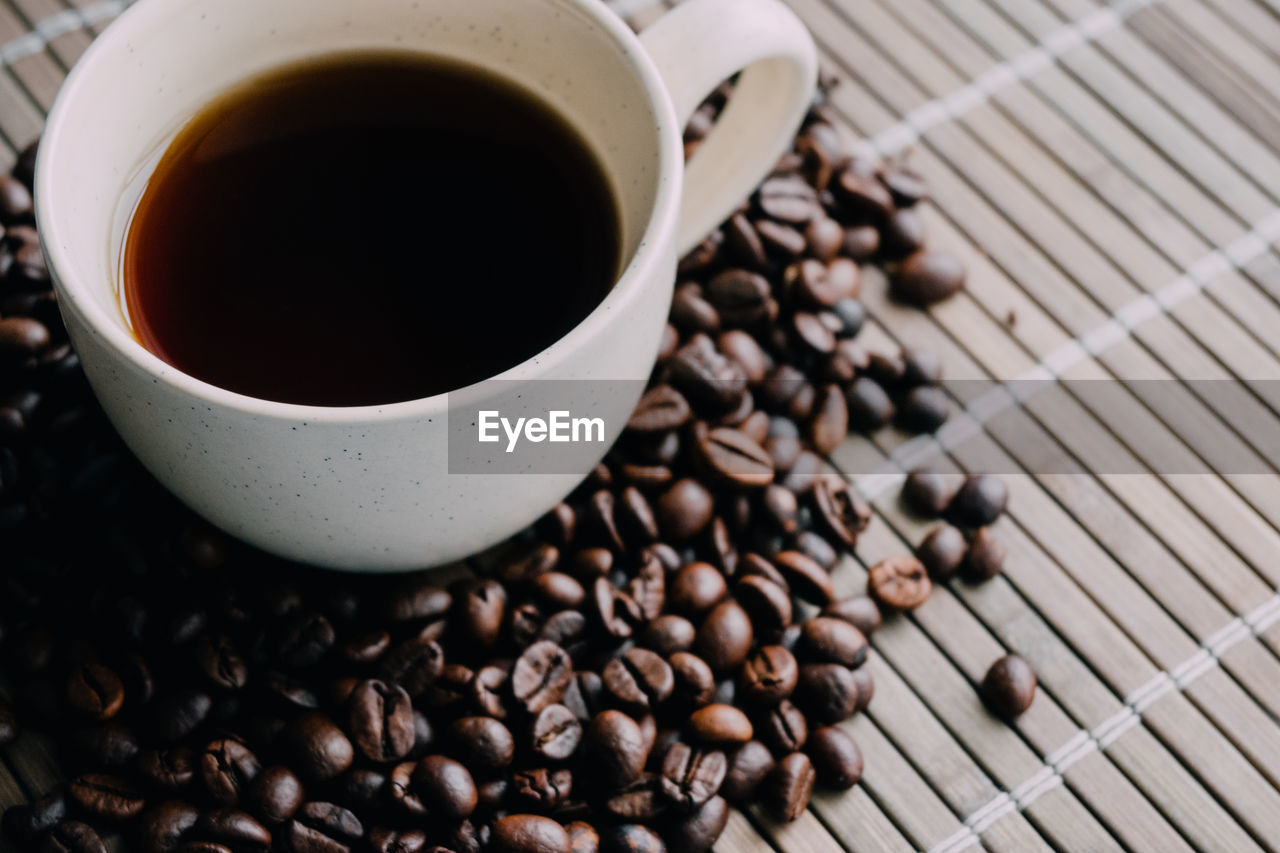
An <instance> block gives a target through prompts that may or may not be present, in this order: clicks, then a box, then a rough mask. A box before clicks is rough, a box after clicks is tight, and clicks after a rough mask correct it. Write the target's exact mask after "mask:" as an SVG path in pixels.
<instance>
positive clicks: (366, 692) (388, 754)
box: [349, 679, 413, 763]
mask: <svg viewBox="0 0 1280 853" xmlns="http://www.w3.org/2000/svg"><path fill="white" fill-rule="evenodd" d="M349 702H350V707H351V713H350V731H351V736H352V739H353V740H354V741H355V745H356V748H357V749H359V750H360V754H361V755H363V756H364V757H365V758H367V759H369V760H370V761H376V762H379V763H386V762H391V761H399V760H400V759H401V758H404V756H406V755H408V754H409V750H411V749H412V748H413V705H412V703H411V701H410V699H409V694H408V693H406V692H405V691H404V689H403V688H401V687H400V686H399V685H396V684H388V683H386V682H385V681H379V680H377V679H367V680H365V681H362V682H360V683H359V684H358V685H356V688H355V690H353V691H352V693H351V698H350V700H349Z"/></svg>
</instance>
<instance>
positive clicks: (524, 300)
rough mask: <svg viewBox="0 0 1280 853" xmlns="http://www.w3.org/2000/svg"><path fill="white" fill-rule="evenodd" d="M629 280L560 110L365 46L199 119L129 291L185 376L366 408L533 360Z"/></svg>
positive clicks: (160, 201) (136, 318)
mask: <svg viewBox="0 0 1280 853" xmlns="http://www.w3.org/2000/svg"><path fill="white" fill-rule="evenodd" d="M618 266H619V224H618V214H617V210H616V207H615V204H614V199H613V197H612V195H611V192H610V190H609V188H608V184H607V181H606V178H605V177H604V174H603V172H602V171H601V168H600V165H599V164H598V163H597V161H596V159H595V157H594V155H593V154H592V152H591V151H590V150H589V148H588V146H587V144H586V143H585V142H584V141H583V140H582V138H581V137H580V136H579V135H578V134H577V132H576V131H575V130H574V129H573V128H572V127H570V125H569V124H568V123H567V122H566V121H565V120H564V119H563V118H562V117H560V116H559V115H558V114H557V113H555V112H553V111H552V110H551V109H550V108H549V107H548V106H547V105H545V104H544V103H542V102H541V101H540V100H538V99H537V98H535V97H534V96H532V95H531V94H530V93H528V92H526V91H524V90H522V89H520V88H518V87H516V86H514V85H512V84H510V83H508V82H506V81H504V80H502V79H500V78H498V77H496V76H494V75H491V74H489V73H487V72H483V71H481V70H479V69H477V68H474V67H471V66H466V65H461V64H456V63H453V62H445V61H438V60H428V59H424V58H422V57H419V56H411V55H407V54H398V53H373V54H363V53H362V54H348V55H341V56H334V57H328V58H323V59H318V60H313V61H309V62H306V63H303V64H298V65H292V66H289V67H286V68H281V69H278V70H275V71H272V72H269V73H266V74H263V75H261V76H259V77H256V78H254V79H252V80H250V81H247V82H245V83H244V84H242V85H239V86H237V87H236V88H235V89H234V90H232V91H230V92H228V93H227V94H225V95H223V96H222V97H220V98H218V99H217V100H216V101H214V102H213V103H211V104H209V105H207V106H206V107H204V108H203V109H202V110H201V111H200V112H199V113H198V114H197V115H196V116H195V117H194V118H193V119H192V120H191V121H190V123H189V124H188V125H187V126H186V127H185V128H184V129H183V130H182V131H181V132H180V133H179V134H178V137H177V138H176V139H175V140H174V142H173V144H172V145H171V146H170V147H169V149H168V151H167V152H166V153H165V155H164V157H163V159H162V160H161V161H160V164H159V166H158V167H157V168H156V171H155V173H154V174H153V176H152V177H151V179H150V181H149V183H148V184H147V186H146V189H145V190H144V192H143V195H142V198H141V200H140V202H139V204H138V207H137V210H136V212H135V214H134V217H133V220H132V222H131V224H130V226H129V229H128V234H127V236H126V239H125V247H124V260H123V287H124V294H125V302H126V305H127V307H128V310H129V315H130V320H131V322H132V324H133V328H134V331H135V333H136V335H137V337H138V338H139V340H140V341H141V342H142V343H143V345H145V346H146V347H147V348H148V349H149V350H151V351H152V352H154V353H155V354H156V355H158V356H160V357H161V358H162V359H164V360H165V361H167V362H168V363H170V364H172V365H173V366H174V367H176V368H178V369H179V370H182V371H183V372H185V373H188V374H191V375H192V376H196V377H198V378H200V379H203V380H205V381H206V382H210V383H212V384H214V385H218V386H220V387H222V388H227V389H229V390H232V391H237V392H239V393H242V394H247V395H250V396H253V397H260V398H265V399H269V400H277V401H281V402H289V403H305V404H313V405H326V406H356V405H370V404H380V403H393V402H397V401H403V400H411V399H415V398H419V397H424V396H428V395H431V394H436V393H439V392H442V391H447V390H450V389H453V388H458V387H461V386H463V385H466V384H468V383H471V382H474V381H477V380H480V379H483V378H486V377H488V376H492V375H494V374H496V373H499V372H501V371H502V370H504V369H506V368H509V367H512V366H513V365H515V364H518V363H519V362H521V361H523V360H525V359H526V358H529V357H530V356H533V355H534V354H536V353H537V352H539V351H540V350H542V349H543V348H545V347H546V346H548V345H549V344H551V343H553V342H554V341H555V340H557V339H558V338H560V337H561V336H563V335H564V334H565V333H566V332H568V331H569V330H570V329H572V328H573V327H574V326H575V325H577V324H578V323H579V322H580V321H581V320H582V319H583V318H584V317H586V315H587V314H588V313H589V312H590V311H591V310H592V309H593V308H595V306H596V305H598V304H599V303H600V301H601V300H602V299H603V298H604V295H605V294H606V293H607V292H608V290H609V288H610V287H611V285H612V283H613V281H614V278H615V276H616V274H617V271H618Z"/></svg>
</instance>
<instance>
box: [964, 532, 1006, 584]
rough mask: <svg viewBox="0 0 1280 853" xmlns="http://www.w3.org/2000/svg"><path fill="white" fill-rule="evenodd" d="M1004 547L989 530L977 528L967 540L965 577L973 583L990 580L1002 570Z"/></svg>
mask: <svg viewBox="0 0 1280 853" xmlns="http://www.w3.org/2000/svg"><path fill="white" fill-rule="evenodd" d="M1004 557H1005V547H1004V545H1003V544H1002V543H1001V542H1000V540H998V539H996V537H995V535H994V534H992V532H991V528H989V527H979V528H978V529H977V530H976V531H974V534H973V538H972V539H970V540H969V552H968V553H967V554H966V555H965V558H964V570H965V577H967V578H969V579H970V580H974V581H987V580H991V579H992V578H993V577H995V576H996V575H998V574H1000V572H1001V571H1002V570H1003V569H1004Z"/></svg>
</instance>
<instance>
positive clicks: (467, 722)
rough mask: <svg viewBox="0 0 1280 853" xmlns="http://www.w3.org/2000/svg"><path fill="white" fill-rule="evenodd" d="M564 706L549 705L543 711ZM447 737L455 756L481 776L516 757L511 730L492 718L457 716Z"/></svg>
mask: <svg viewBox="0 0 1280 853" xmlns="http://www.w3.org/2000/svg"><path fill="white" fill-rule="evenodd" d="M563 707H564V706H563V705H548V706H547V707H546V708H543V709H542V710H543V711H544V712H545V711H547V710H550V709H551V708H563ZM449 735H450V737H451V739H452V741H453V743H454V744H455V746H456V748H457V751H458V757H459V758H462V759H463V761H464V762H465V763H466V765H467V766H468V767H471V768H474V769H476V770H478V771H479V772H481V773H486V774H487V773H493V772H496V771H498V770H502V769H503V768H505V767H507V766H508V765H510V764H511V762H512V760H513V759H514V758H515V754H516V739H515V738H514V737H513V736H512V734H511V730H510V729H508V728H507V727H506V726H504V725H503V724H502V723H501V722H500V721H499V720H495V719H494V718H493V717H460V718H459V719H456V720H454V721H453V722H452V723H451V724H450V725H449Z"/></svg>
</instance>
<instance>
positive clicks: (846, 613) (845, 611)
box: [822, 595, 880, 637]
mask: <svg viewBox="0 0 1280 853" xmlns="http://www.w3.org/2000/svg"><path fill="white" fill-rule="evenodd" d="M822 615H823V616H834V617H835V618H837V619H843V620H844V621H846V622H848V623H849V624H850V625H852V626H853V627H855V628H857V629H858V630H859V631H861V632H862V635H863V636H864V637H869V636H871V634H872V632H874V631H875V630H876V629H877V628H879V627H880V608H879V607H878V606H877V605H876V603H875V601H873V600H872V599H871V598H870V596H866V595H855V596H853V597H851V598H842V599H839V600H838V601H833V602H831V603H830V604H828V605H827V606H826V607H825V608H823V610H822Z"/></svg>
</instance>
